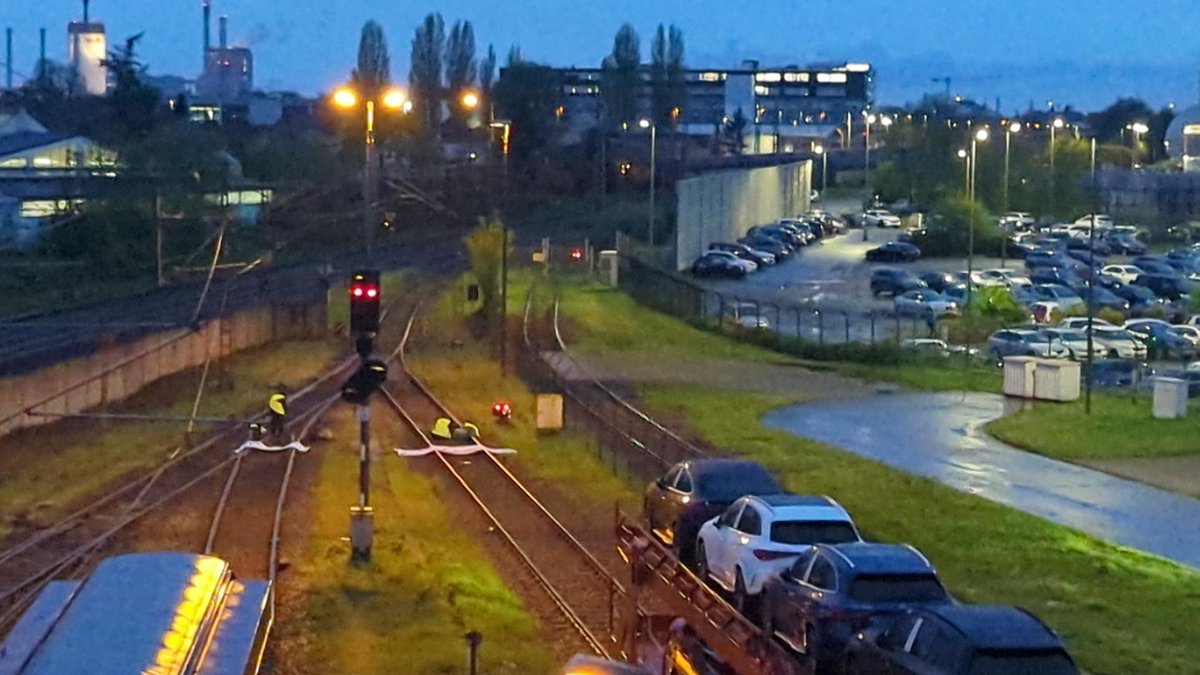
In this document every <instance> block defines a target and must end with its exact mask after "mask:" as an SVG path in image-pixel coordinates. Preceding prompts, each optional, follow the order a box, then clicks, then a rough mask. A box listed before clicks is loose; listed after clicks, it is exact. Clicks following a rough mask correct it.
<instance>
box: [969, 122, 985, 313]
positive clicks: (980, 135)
mask: <svg viewBox="0 0 1200 675" xmlns="http://www.w3.org/2000/svg"><path fill="white" fill-rule="evenodd" d="M988 135H989V134H988V128H987V127H980V128H978V129H976V130H975V133H974V134H972V135H971V158H970V167H971V179H970V181H969V184H970V196H969V197H968V198H969V199H970V210H971V212H970V215H969V216H968V219H967V220H968V224H967V304H968V305H970V304H971V295H972V287H973V286H974V283H973V280H972V277H973V276H974V272H975V171H976V165H977V164H978V161H977V158H978V146H979V144H980V143H982V142H984V141H986V140H987V139H988Z"/></svg>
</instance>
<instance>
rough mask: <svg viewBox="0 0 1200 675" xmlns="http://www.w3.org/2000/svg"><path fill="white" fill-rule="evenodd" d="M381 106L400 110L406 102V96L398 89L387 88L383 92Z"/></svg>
mask: <svg viewBox="0 0 1200 675" xmlns="http://www.w3.org/2000/svg"><path fill="white" fill-rule="evenodd" d="M382 101H383V107H385V108H388V109H389V110H400V109H402V108H404V106H405V104H406V103H408V96H406V95H405V94H404V92H403V91H401V90H399V89H389V90H387V91H386V92H384V94H383V99H382Z"/></svg>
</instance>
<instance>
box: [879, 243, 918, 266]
mask: <svg viewBox="0 0 1200 675" xmlns="http://www.w3.org/2000/svg"><path fill="white" fill-rule="evenodd" d="M920 257H921V249H919V248H917V247H916V246H913V245H912V244H906V243H904V242H902V241H889V242H888V243H886V244H884V245H883V246H877V247H875V248H873V249H871V250H869V251H867V262H913V261H914V260H916V259H918V258H920Z"/></svg>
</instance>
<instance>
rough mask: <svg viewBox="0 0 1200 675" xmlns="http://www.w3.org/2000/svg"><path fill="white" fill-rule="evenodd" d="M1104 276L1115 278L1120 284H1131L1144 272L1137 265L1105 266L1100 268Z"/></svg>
mask: <svg viewBox="0 0 1200 675" xmlns="http://www.w3.org/2000/svg"><path fill="white" fill-rule="evenodd" d="M1100 271H1101V272H1103V273H1104V274H1108V275H1111V276H1114V277H1116V278H1117V279H1118V280H1119V281H1120V282H1121V283H1123V284H1128V283H1132V282H1133V281H1134V280H1135V279H1137V278H1138V277H1140V276H1142V275H1143V274H1145V273H1146V272H1145V271H1144V270H1143V269H1142V268H1140V267H1138V266H1137V265H1105V266H1104V267H1102V268H1100Z"/></svg>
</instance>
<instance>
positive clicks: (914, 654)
mask: <svg viewBox="0 0 1200 675" xmlns="http://www.w3.org/2000/svg"><path fill="white" fill-rule="evenodd" d="M842 673H843V674H844V675H880V674H883V673H886V674H888V675H1078V673H1079V669H1078V668H1077V667H1076V665H1075V661H1074V660H1073V659H1072V658H1071V655H1070V654H1069V653H1067V649H1066V647H1065V646H1063V643H1062V640H1061V639H1060V638H1059V637H1058V635H1056V634H1055V633H1054V631H1052V630H1051V629H1050V628H1049V626H1047V625H1046V624H1045V623H1042V621H1041V619H1038V618H1037V617H1036V616H1034V615H1033V614H1031V613H1029V612H1028V611H1026V610H1024V609H1020V608H1017V607H1007V606H1001V605H961V604H951V603H943V604H936V605H930V606H925V607H914V608H913V609H910V610H907V611H906V612H904V613H903V614H901V615H899V616H897V617H896V618H895V619H894V620H893V621H890V622H887V623H886V624H884V623H881V624H880V625H877V626H873V627H871V628H868V629H867V630H864V631H862V632H860V633H858V634H857V635H855V636H854V638H853V639H851V640H850V642H849V644H848V646H847V648H846V654H845V658H844V667H843V670H842Z"/></svg>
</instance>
